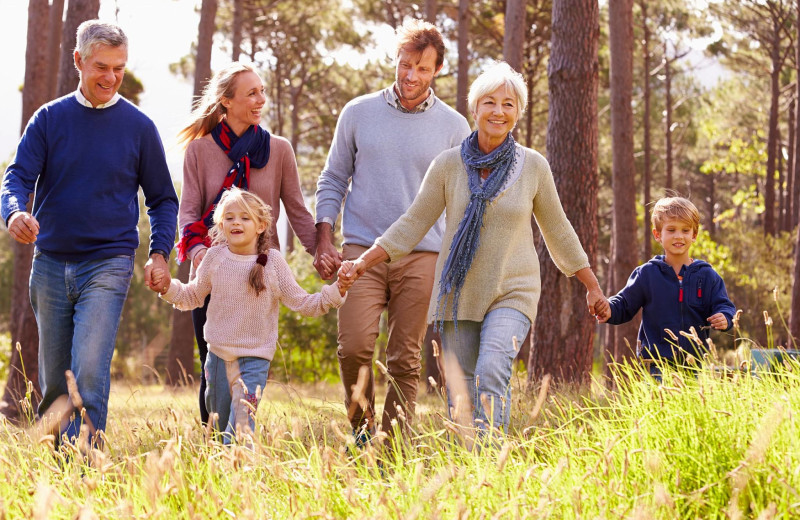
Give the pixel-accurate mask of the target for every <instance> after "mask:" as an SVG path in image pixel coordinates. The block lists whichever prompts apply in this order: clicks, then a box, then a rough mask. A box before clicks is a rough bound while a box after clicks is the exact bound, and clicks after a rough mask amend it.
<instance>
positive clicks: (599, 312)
mask: <svg viewBox="0 0 800 520" xmlns="http://www.w3.org/2000/svg"><path fill="white" fill-rule="evenodd" d="M594 312H595V317H596V318H597V323H605V322H607V321H608V320H610V319H611V304H610V303H609V302H608V300H607V299H605V298H603V299H602V301H599V302H597V303H595V305H594Z"/></svg>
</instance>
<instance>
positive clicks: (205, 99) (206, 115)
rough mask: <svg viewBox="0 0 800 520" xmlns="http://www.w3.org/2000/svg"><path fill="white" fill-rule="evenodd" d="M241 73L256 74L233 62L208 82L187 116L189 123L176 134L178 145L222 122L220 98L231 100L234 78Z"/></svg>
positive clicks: (234, 83) (234, 89) (223, 111)
mask: <svg viewBox="0 0 800 520" xmlns="http://www.w3.org/2000/svg"><path fill="white" fill-rule="evenodd" d="M242 72H252V73H254V74H258V72H256V69H255V68H254V67H253V66H252V65H248V64H247V63H241V62H238V61H234V62H233V63H231V64H230V65H228V66H226V67H225V68H224V69H222V70H220V71H219V72H217V73H216V74H214V76H213V77H212V78H211V79H210V80H209V82H208V83H207V84H206V86H205V88H204V89H203V95H202V96H201V97H200V98H198V99H197V101H196V102H195V104H194V109H193V110H192V113H191V115H190V116H189V122H188V123H187V124H186V126H185V127H184V128H183V129H182V130H181V131H180V132H178V143H179V144H183V145H188V144H189V143H190V142H192V141H194V140H195V139H197V138H198V137H203V136H204V135H206V134H208V133H210V132H211V130H213V129H214V127H215V126H217V125H218V124H219V122H220V121H221V120H222V116H223V115H225V112H226V109H225V107H224V106H223V105H222V98H228V99H231V98H232V97H233V95H234V93H235V92H236V78H238V77H239V74H241V73H242Z"/></svg>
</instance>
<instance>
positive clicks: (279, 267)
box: [161, 244, 345, 361]
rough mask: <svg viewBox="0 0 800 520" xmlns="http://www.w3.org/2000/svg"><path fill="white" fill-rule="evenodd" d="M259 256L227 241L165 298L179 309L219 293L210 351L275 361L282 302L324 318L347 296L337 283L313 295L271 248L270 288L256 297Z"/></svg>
mask: <svg viewBox="0 0 800 520" xmlns="http://www.w3.org/2000/svg"><path fill="white" fill-rule="evenodd" d="M255 261H256V255H237V254H234V253H231V252H230V250H229V249H228V247H227V246H226V245H224V244H223V245H217V246H213V247H211V248H210V249H209V250H208V253H206V256H205V258H203V262H202V263H201V264H200V267H199V268H198V269H197V276H196V277H195V279H194V280H192V281H191V282H189V283H188V284H184V283H181V282H180V281H178V280H176V279H174V278H173V279H172V283H171V284H170V287H169V290H167V292H166V293H165V294H164V295H162V296H161V298H163V299H164V300H166V301H168V302H169V303H172V304H173V305H174V306H175V308H176V309H179V310H182V311H185V310H190V309H195V308H197V307H202V306H203V303H204V300H205V298H206V296H208V294H209V293H211V292H213V293H214V297H213V298H211V301H210V303H209V305H208V315H207V316H208V318H207V321H206V324H205V326H204V327H203V336H204V337H205V339H206V341H207V342H208V349H209V350H210V351H211V352H213V353H214V354H215V355H217V356H218V357H220V358H221V359H224V360H225V361H232V360H234V359H237V358H240V357H259V358H264V359H268V360H270V361H271V360H272V356H273V355H274V354H275V346H276V344H277V341H278V304H279V303H283V304H284V305H286V306H287V307H289V308H290V309H292V310H293V311H296V312H299V313H300V314H302V315H304V316H320V315H322V314H325V313H326V312H328V311H329V310H330V309H331V307H339V306H340V305H341V304H342V303H343V302H344V300H345V298H344V297H342V296H341V295H340V294H339V286H338V284H337V283H333V284H331V285H326V286H324V287H323V288H322V291H321V292H318V293H314V294H308V293H307V292H306V291H305V290H304V289H303V288H302V287H300V286H299V285H298V284H297V282H296V281H295V279H294V274H293V273H292V271H291V269H290V268H289V264H287V263H286V260H284V258H283V256H282V255H281V253H280V251H277V250H275V249H270V250H269V258H268V260H267V265H266V267H265V269H264V273H265V276H266V286H267V289H266V290H264V291H261V294H260V295H258V296H256V292H255V290H253V289H252V288H251V287H250V285H249V284H248V281H247V279H248V276H249V274H250V269H251V268H252V267H253V264H254V263H255Z"/></svg>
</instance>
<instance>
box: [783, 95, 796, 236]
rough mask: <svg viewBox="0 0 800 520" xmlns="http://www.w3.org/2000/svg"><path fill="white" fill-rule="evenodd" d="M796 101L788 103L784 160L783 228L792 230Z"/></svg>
mask: <svg viewBox="0 0 800 520" xmlns="http://www.w3.org/2000/svg"><path fill="white" fill-rule="evenodd" d="M796 107H797V103H796V102H795V100H794V99H792V101H791V103H789V141H788V143H787V145H786V149H787V151H788V156H789V157H788V161H786V204H785V210H784V214H783V230H784V231H791V230H792V215H793V214H794V197H793V196H792V195H793V194H794V160H795V155H794V137H795V128H794V125H795V122H794V118H795V117H796V115H797V113H796Z"/></svg>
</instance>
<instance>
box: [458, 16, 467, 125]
mask: <svg viewBox="0 0 800 520" xmlns="http://www.w3.org/2000/svg"><path fill="white" fill-rule="evenodd" d="M468 42H469V0H459V2H458V77H457V79H456V110H457V111H458V113H459V114H461V115H463V116H464V117H469V116H468V114H467V90H468V89H469V48H468Z"/></svg>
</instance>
